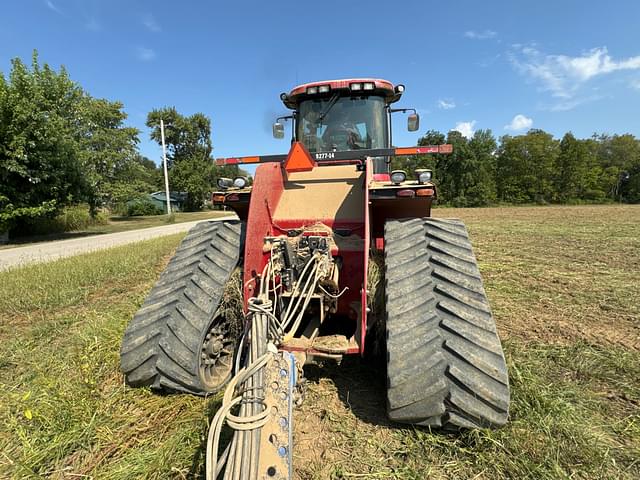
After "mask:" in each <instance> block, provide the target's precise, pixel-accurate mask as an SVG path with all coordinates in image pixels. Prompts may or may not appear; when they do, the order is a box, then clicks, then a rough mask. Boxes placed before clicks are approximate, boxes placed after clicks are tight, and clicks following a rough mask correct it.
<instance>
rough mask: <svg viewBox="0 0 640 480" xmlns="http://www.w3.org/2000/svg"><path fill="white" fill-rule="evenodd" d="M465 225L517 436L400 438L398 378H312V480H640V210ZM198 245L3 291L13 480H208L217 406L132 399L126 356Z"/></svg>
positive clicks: (525, 212)
mask: <svg viewBox="0 0 640 480" xmlns="http://www.w3.org/2000/svg"><path fill="white" fill-rule="evenodd" d="M434 214H435V216H439V217H458V218H462V219H463V220H465V222H466V223H467V226H468V228H469V231H470V233H471V236H472V241H473V243H474V245H475V249H476V256H477V257H478V260H479V263H480V268H481V271H482V273H483V275H484V278H485V287H486V290H487V293H488V295H489V298H490V301H491V303H492V307H493V310H494V314H495V316H496V321H497V324H498V330H499V332H500V334H501V337H502V339H503V343H504V347H505V351H506V356H507V361H508V363H509V372H510V381H511V387H512V406H511V416H510V422H509V424H508V425H507V426H506V427H505V428H503V429H501V430H497V431H477V432H468V433H464V434H461V435H443V434H439V433H435V432H430V431H429V430H427V429H422V428H406V427H401V426H397V425H392V424H389V423H388V422H387V421H386V418H385V399H384V394H385V380H384V368H383V367H381V366H380V365H377V364H375V363H364V362H360V361H359V360H358V359H347V360H345V361H344V362H343V364H342V365H341V366H330V365H328V366H325V367H324V368H309V369H308V371H307V376H308V378H309V380H308V382H307V395H306V400H305V402H304V404H303V405H302V407H301V408H299V409H298V410H297V411H296V412H295V422H296V426H295V428H296V430H295V432H296V435H295V449H294V456H295V468H296V477H297V478H300V479H325V478H335V479H339V478H344V479H349V478H370V479H376V478H378V479H386V478H402V479H424V478H436V479H438V478H469V479H471V478H478V479H502V478H504V479H507V478H536V479H537V478H549V479H555V478H584V479H587V478H603V479H609V478H629V479H635V478H640V342H639V338H640V336H639V335H640V291H639V290H640V289H639V287H640V273H639V272H640V206H606V207H531V208H504V209H455V210H454V209H437V210H435V211H434ZM180 238H181V236H180V235H177V236H172V237H164V238H161V239H158V240H154V241H149V242H144V243H140V244H134V245H131V246H126V247H120V248H116V249H113V250H109V251H105V252H99V253H93V254H89V255H83V256H79V257H74V258H69V259H65V260H61V261H58V262H55V263H51V264H44V265H33V266H29V267H26V268H23V269H20V270H13V271H9V272H3V273H0V478H39V477H50V478H106V479H116V478H123V479H124V478H202V461H203V460H202V439H203V435H204V434H205V433H206V430H207V419H208V418H210V417H211V415H212V413H213V412H214V411H215V409H216V407H217V405H218V404H217V398H214V399H208V400H207V399H201V398H195V397H190V396H185V395H170V396H162V395H158V394H154V393H152V392H150V391H148V390H145V389H129V388H127V387H125V386H124V385H123V380H122V376H121V374H120V373H119V372H118V350H119V345H120V338H121V336H122V333H123V331H124V328H125V327H126V324H127V322H128V321H129V319H130V317H131V316H132V315H133V313H134V312H135V310H136V308H137V307H138V306H139V305H140V304H141V303H142V301H143V299H144V296H145V294H146V292H147V291H148V290H149V289H150V287H151V285H152V284H153V282H154V281H155V279H156V278H157V276H158V274H159V272H160V271H161V270H162V268H163V266H164V265H165V264H166V262H167V261H168V258H169V257H170V255H171V253H172V251H173V249H174V248H175V247H176V246H177V244H178V242H179V240H180Z"/></svg>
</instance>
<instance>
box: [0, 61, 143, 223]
mask: <svg viewBox="0 0 640 480" xmlns="http://www.w3.org/2000/svg"><path fill="white" fill-rule="evenodd" d="M125 119H126V114H125V113H124V111H123V105H122V104H121V103H120V102H112V101H109V100H106V99H97V98H93V97H91V96H90V95H89V94H88V93H87V92H85V91H84V90H83V89H82V88H81V87H80V86H79V85H78V84H76V83H75V82H73V81H72V80H71V79H70V78H69V75H68V74H67V71H66V70H65V68H64V67H61V68H60V70H59V71H58V72H56V71H55V70H53V69H52V68H51V67H49V65H47V64H46V63H45V64H44V65H42V66H40V64H39V62H38V56H37V52H34V54H33V59H32V64H31V68H28V67H27V66H25V65H24V64H23V63H22V61H21V60H20V59H14V60H13V61H12V68H11V72H10V75H9V78H8V79H5V78H4V76H2V75H0V196H1V197H2V199H3V200H2V211H1V212H2V213H3V214H4V217H3V218H5V221H4V224H5V228H11V227H12V226H13V225H16V224H20V223H23V224H24V223H27V224H28V223H33V222H34V221H38V219H39V218H40V217H42V216H53V215H55V214H56V213H57V212H58V211H59V210H60V209H61V208H63V207H65V206H67V205H71V204H75V203H79V202H88V203H89V205H90V207H91V211H92V213H95V211H96V209H97V207H98V206H100V205H101V204H102V203H103V202H105V201H108V200H109V195H110V192H111V191H112V189H113V185H114V184H116V183H118V182H128V181H130V179H131V176H130V174H131V168H134V166H135V162H136V158H137V155H138V154H137V142H138V138H137V135H138V131H137V130H136V129H135V128H130V127H126V126H125V125H124V121H125ZM9 212H11V213H10V218H11V220H10V222H9V220H7V218H8V216H9ZM9 223H10V224H9Z"/></svg>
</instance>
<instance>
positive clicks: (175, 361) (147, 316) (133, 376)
mask: <svg viewBox="0 0 640 480" xmlns="http://www.w3.org/2000/svg"><path fill="white" fill-rule="evenodd" d="M241 236H242V224H241V222H239V221H235V220H231V221H215V222H201V223H198V224H197V225H195V226H194V227H193V228H192V229H191V230H189V233H188V234H187V235H186V237H185V238H184V239H183V240H182V242H181V243H180V245H179V246H178V249H177V250H176V253H175V255H174V256H173V257H172V259H171V261H170V262H169V264H168V265H167V268H166V269H165V270H164V271H163V272H162V274H161V275H160V278H159V279H158V281H157V283H156V284H155V286H154V287H153V288H152V289H151V292H150V293H149V295H148V296H147V298H146V300H145V301H144V303H143V304H142V307H141V308H140V309H139V310H138V312H137V313H136V314H135V316H134V317H133V319H132V320H131V321H130V322H129V325H128V326H127V329H126V331H125V334H124V337H123V339H122V346H121V349H120V366H121V369H122V371H123V372H124V375H125V380H126V382H127V384H128V385H130V386H134V387H140V386H151V387H153V388H155V389H161V390H167V391H181V392H188V393H196V394H204V393H210V392H205V391H204V387H203V385H202V383H201V381H200V377H199V372H198V364H199V358H198V357H199V355H200V348H201V344H202V341H203V338H204V335H205V333H206V332H205V330H206V329H207V328H208V326H209V325H210V322H211V320H212V319H213V318H214V315H215V313H216V310H217V309H218V304H219V303H220V299H221V297H222V294H223V291H224V286H225V284H226V282H227V280H228V279H229V277H230V275H231V273H232V272H233V270H234V268H235V267H236V265H237V264H238V260H239V257H240V249H241ZM224 383H226V382H224ZM224 383H223V384H221V385H220V386H219V387H218V388H216V389H215V390H218V389H219V388H222V386H223V385H224ZM215 390H214V391H215Z"/></svg>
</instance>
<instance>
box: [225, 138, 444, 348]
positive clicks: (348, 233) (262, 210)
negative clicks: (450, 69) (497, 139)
mask: <svg viewBox="0 0 640 480" xmlns="http://www.w3.org/2000/svg"><path fill="white" fill-rule="evenodd" d="M450 152H451V145H438V146H426V147H408V148H390V149H377V150H356V151H346V152H325V153H315V154H310V153H309V152H308V151H307V150H306V149H305V148H304V146H303V145H302V143H299V142H294V143H293V144H292V147H291V150H290V152H289V154H288V155H271V156H263V157H255V156H254V157H240V158H228V159H217V160H216V163H217V164H218V165H229V164H246V163H259V164H261V165H259V166H258V168H257V169H256V173H255V178H254V182H253V187H251V188H244V189H236V190H234V189H230V190H227V191H223V192H216V193H214V194H213V197H212V199H213V203H214V204H217V205H225V206H228V207H230V208H232V209H233V210H235V211H236V213H237V214H238V216H239V217H240V219H241V220H243V221H245V222H246V225H247V231H246V241H245V251H244V292H243V293H244V299H245V306H246V302H247V299H249V298H250V297H252V296H254V295H255V292H256V291H257V290H256V289H257V285H258V282H259V281H260V273H261V272H262V271H263V268H264V266H265V265H266V264H267V262H268V260H269V256H270V251H269V250H268V249H265V248H264V245H265V238H273V237H293V236H297V235H314V236H327V237H331V239H332V241H331V242H330V243H331V245H332V246H331V255H332V256H333V258H339V259H340V265H341V269H340V288H341V289H343V288H344V287H347V290H346V291H345V293H344V295H342V296H341V297H340V298H339V300H338V306H337V311H336V312H335V315H334V316H337V317H338V318H340V321H341V322H344V323H346V324H351V327H352V328H351V331H350V335H349V336H348V337H350V338H349V346H348V348H347V349H346V350H345V351H344V352H343V353H346V354H355V353H360V354H363V353H364V348H365V336H366V332H367V293H368V292H367V290H366V285H367V267H368V261H369V255H370V251H376V250H378V251H381V250H383V249H384V240H383V234H384V224H385V221H386V220H387V219H393V218H406V217H428V216H430V212H431V204H432V202H433V200H434V199H435V198H436V187H435V185H434V184H433V183H431V182H429V183H424V184H420V183H418V182H417V181H410V180H409V181H405V182H401V183H399V184H394V183H392V182H391V181H390V177H389V174H375V175H374V174H373V173H372V172H373V169H372V168H371V166H370V163H371V158H372V157H374V156H376V157H380V156H405V155H417V154H425V153H450ZM347 330H349V328H347ZM282 348H283V349H288V350H305V351H306V352H307V353H309V354H320V353H321V352H314V351H313V349H311V348H309V347H305V346H303V345H302V344H296V343H295V342H293V343H291V344H289V345H286V344H285V345H282Z"/></svg>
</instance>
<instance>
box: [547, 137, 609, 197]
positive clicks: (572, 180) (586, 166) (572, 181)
mask: <svg viewBox="0 0 640 480" xmlns="http://www.w3.org/2000/svg"><path fill="white" fill-rule="evenodd" d="M601 175H602V169H601V168H600V167H599V166H598V165H597V163H596V157H595V151H594V149H593V148H591V147H590V145H589V142H588V141H586V140H578V139H576V138H575V137H574V136H573V134H572V133H571V132H568V133H566V134H565V135H564V137H562V140H561V141H560V150H559V153H558V157H557V162H556V166H555V173H554V189H555V195H554V196H555V199H556V200H557V201H560V202H566V201H569V200H576V199H586V200H597V199H600V200H602V199H603V198H604V191H602V190H600V191H598V190H597V188H598V186H597V179H598V177H600V176H601Z"/></svg>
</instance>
